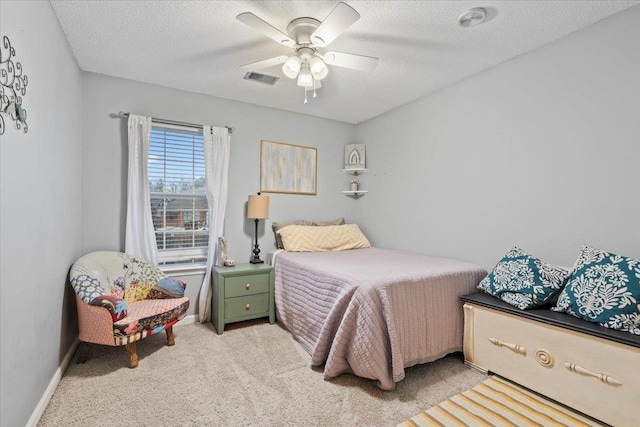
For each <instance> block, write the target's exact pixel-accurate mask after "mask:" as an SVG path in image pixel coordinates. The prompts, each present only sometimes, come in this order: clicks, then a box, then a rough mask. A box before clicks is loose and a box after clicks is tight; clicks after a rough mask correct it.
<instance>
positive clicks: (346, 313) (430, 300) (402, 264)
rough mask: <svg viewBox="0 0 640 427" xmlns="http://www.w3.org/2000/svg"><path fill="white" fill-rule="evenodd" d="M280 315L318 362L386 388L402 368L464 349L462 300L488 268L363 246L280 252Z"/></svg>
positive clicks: (332, 373) (332, 372)
mask: <svg viewBox="0 0 640 427" xmlns="http://www.w3.org/2000/svg"><path fill="white" fill-rule="evenodd" d="M274 264H275V300H276V315H277V318H278V320H279V321H280V322H281V323H282V324H283V325H284V326H285V327H286V328H287V329H288V330H289V331H290V332H291V334H292V335H293V337H294V338H295V339H296V340H297V341H298V342H299V343H300V344H301V345H302V347H303V348H304V349H305V350H306V351H307V352H308V353H309V354H310V355H311V358H312V363H313V364H314V365H317V366H319V365H323V364H324V376H325V378H327V379H329V378H334V377H336V376H338V375H340V374H342V373H345V372H349V373H353V374H355V375H357V376H360V377H363V378H369V379H372V380H375V381H376V382H377V385H378V386H379V387H380V388H382V389H383V390H392V389H394V388H395V384H396V383H397V382H399V381H401V380H402V379H404V377H405V368H407V367H410V366H413V365H415V364H419V363H425V362H430V361H433V360H436V359H439V358H441V357H443V356H445V355H446V354H448V353H451V352H455V351H460V350H462V337H463V314H462V303H461V301H460V297H461V296H462V295H466V294H469V293H472V292H474V291H475V289H476V286H477V284H478V283H479V282H480V280H482V279H483V278H484V276H486V274H487V272H486V271H485V270H484V269H482V268H481V267H479V266H477V265H474V264H471V263H468V262H463V261H458V260H454V259H447V258H436V257H430V256H426V255H419V254H413V253H409V252H404V251H397V250H389V249H381V248H368V249H354V250H347V251H336V252H281V253H279V254H278V255H277V256H276V257H275V259H274Z"/></svg>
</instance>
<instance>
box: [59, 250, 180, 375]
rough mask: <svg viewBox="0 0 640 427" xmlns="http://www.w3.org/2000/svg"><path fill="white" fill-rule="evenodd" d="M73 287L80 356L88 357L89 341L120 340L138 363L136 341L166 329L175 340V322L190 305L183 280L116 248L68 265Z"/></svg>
mask: <svg viewBox="0 0 640 427" xmlns="http://www.w3.org/2000/svg"><path fill="white" fill-rule="evenodd" d="M70 279H71V286H72V287H73V289H74V290H75V292H76V301H77V306H78V325H79V329H80V341H82V343H83V348H81V350H80V354H79V357H78V362H79V363H83V362H85V361H86V360H87V358H88V357H89V350H90V345H89V344H90V343H92V344H102V345H110V346H121V345H124V346H125V347H126V349H127V353H128V354H129V366H130V367H131V368H135V367H137V366H138V355H137V353H136V341H138V340H141V339H142V338H145V337H148V336H151V335H153V334H157V333H158V332H161V331H166V333H167V344H168V345H174V344H175V340H174V337H173V325H175V324H176V322H178V320H180V319H182V318H183V317H184V316H185V314H186V312H187V309H188V308H189V299H188V298H187V297H185V296H184V289H185V284H184V283H182V282H181V281H179V280H176V279H172V278H169V277H166V276H165V275H164V273H163V272H162V271H161V270H160V269H159V268H158V267H157V266H156V265H154V264H152V263H150V262H148V261H145V260H142V259H139V258H134V257H132V256H130V255H127V254H124V253H120V252H106V251H103V252H92V253H90V254H87V255H85V256H83V257H81V258H80V259H78V260H77V261H76V262H75V263H74V264H73V266H72V267H71V273H70Z"/></svg>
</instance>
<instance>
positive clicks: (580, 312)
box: [552, 246, 640, 335]
mask: <svg viewBox="0 0 640 427" xmlns="http://www.w3.org/2000/svg"><path fill="white" fill-rule="evenodd" d="M552 310H553V311H560V312H565V313H568V314H570V315H572V316H575V317H578V318H580V319H583V320H586V321H589V322H594V323H597V324H599V325H601V326H604V327H606V328H610V329H617V330H620V331H627V332H631V333H632V334H635V335H640V260H637V259H633V258H627V257H623V256H620V255H615V254H612V253H609V252H605V251H602V250H600V249H596V248H592V247H589V246H584V247H583V248H582V250H581V251H580V256H579V257H578V260H577V261H576V264H575V265H574V267H573V271H572V273H571V277H570V278H569V282H568V283H567V286H566V287H565V288H564V290H563V291H562V293H561V294H560V297H559V298H558V302H557V304H556V306H555V307H554V308H552Z"/></svg>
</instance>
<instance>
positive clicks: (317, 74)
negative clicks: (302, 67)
mask: <svg viewBox="0 0 640 427" xmlns="http://www.w3.org/2000/svg"><path fill="white" fill-rule="evenodd" d="M309 67H310V69H311V75H312V76H313V78H314V79H316V80H322V79H324V78H325V77H327V74H329V69H328V68H327V65H326V64H325V63H324V61H323V60H322V59H320V57H318V56H314V57H313V58H311V59H310V60H309Z"/></svg>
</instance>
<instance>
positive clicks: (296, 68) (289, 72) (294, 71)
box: [282, 55, 302, 79]
mask: <svg viewBox="0 0 640 427" xmlns="http://www.w3.org/2000/svg"><path fill="white" fill-rule="evenodd" d="M301 66H302V60H301V59H300V58H298V56H297V55H291V56H290V57H289V59H287V61H286V62H285V63H284V65H283V66H282V72H283V73H284V75H285V76H287V77H289V78H290V79H295V78H296V77H298V73H299V72H300V67H301Z"/></svg>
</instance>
